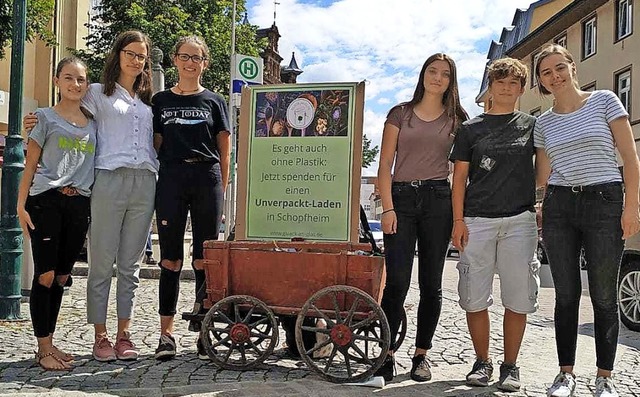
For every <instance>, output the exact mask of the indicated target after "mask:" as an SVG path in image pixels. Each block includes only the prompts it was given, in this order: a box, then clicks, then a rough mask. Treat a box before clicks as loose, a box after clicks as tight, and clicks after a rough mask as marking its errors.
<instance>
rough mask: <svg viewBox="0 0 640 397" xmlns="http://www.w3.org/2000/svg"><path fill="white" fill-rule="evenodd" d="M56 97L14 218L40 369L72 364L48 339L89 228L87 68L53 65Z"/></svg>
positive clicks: (38, 132) (32, 148)
mask: <svg viewBox="0 0 640 397" xmlns="http://www.w3.org/2000/svg"><path fill="white" fill-rule="evenodd" d="M54 83H55V85H56V87H58V89H59V92H60V97H59V98H60V100H59V102H58V104H57V105H55V106H54V107H51V108H43V109H38V110H37V111H36V115H37V117H38V123H37V124H36V126H35V127H34V128H33V130H32V131H31V133H30V134H29V140H28V146H27V161H26V165H25V169H24V173H23V174H22V180H21V182H20V188H19V192H18V208H17V211H18V217H19V219H20V226H21V227H22V230H23V233H24V236H25V237H26V238H28V239H30V240H31V248H32V251H33V262H34V276H33V284H32V286H31V295H30V298H29V306H30V310H31V321H32V323H33V331H34V335H35V336H36V338H37V340H38V352H37V353H36V361H37V362H38V364H39V365H40V366H41V367H42V368H43V369H45V370H57V371H59V370H68V369H71V363H72V361H73V356H71V355H70V354H68V353H65V352H63V351H62V350H60V349H58V348H57V347H56V346H55V345H54V344H53V331H54V330H55V326H56V321H57V317H58V312H59V311H60V304H61V302H62V293H63V287H64V286H70V285H71V276H70V274H71V270H72V268H73V264H74V263H75V260H76V258H77V256H78V254H79V253H80V249H81V248H82V246H83V244H84V239H85V235H86V234H87V228H88V227H89V214H90V211H89V195H90V193H91V190H90V189H91V185H92V184H93V165H94V155H95V151H96V150H95V149H96V123H95V122H94V121H93V119H91V118H90V117H87V116H86V114H85V112H84V109H82V108H81V107H80V101H81V100H82V98H83V97H84V95H85V93H86V92H87V89H88V83H87V67H86V65H85V64H84V63H83V62H82V61H80V60H79V59H77V58H74V57H68V58H64V59H63V60H61V61H60V63H59V64H58V66H57V68H56V74H55V77H54Z"/></svg>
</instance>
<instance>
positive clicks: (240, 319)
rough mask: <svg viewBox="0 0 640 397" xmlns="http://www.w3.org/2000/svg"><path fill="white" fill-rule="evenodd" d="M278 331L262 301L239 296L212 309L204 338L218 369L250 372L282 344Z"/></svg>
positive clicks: (205, 318)
mask: <svg viewBox="0 0 640 397" xmlns="http://www.w3.org/2000/svg"><path fill="white" fill-rule="evenodd" d="M241 305H242V310H241ZM277 329H278V328H277V323H276V317H275V316H274V315H273V312H272V311H271V310H270V309H269V307H267V305H265V304H264V303H263V302H262V301H261V300H259V299H256V298H254V297H252V296H247V295H235V296H229V297H227V298H224V299H222V300H220V301H218V303H216V304H215V305H213V306H212V307H211V309H209V311H208V312H207V314H206V316H205V317H204V320H203V321H202V329H201V330H200V339H201V340H202V344H203V346H204V348H205V350H206V351H207V354H208V355H209V358H211V361H213V362H214V363H215V364H216V365H217V366H219V367H221V368H225V369H235V370H246V369H250V368H253V367H254V366H256V365H258V364H260V363H261V362H263V361H264V360H265V359H266V358H267V357H269V355H270V354H271V353H272V352H273V349H274V348H275V347H276V345H277V344H278V333H277V332H276V330H277Z"/></svg>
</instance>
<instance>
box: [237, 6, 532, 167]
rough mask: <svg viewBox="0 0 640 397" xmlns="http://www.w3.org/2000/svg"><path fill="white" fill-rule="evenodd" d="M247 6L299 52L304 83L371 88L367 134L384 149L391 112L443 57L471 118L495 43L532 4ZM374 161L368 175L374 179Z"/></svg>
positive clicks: (284, 49) (282, 48)
mask: <svg viewBox="0 0 640 397" xmlns="http://www.w3.org/2000/svg"><path fill="white" fill-rule="evenodd" d="M277 2H278V3H279V5H277V6H274V0H247V3H246V4H247V10H248V18H249V21H250V22H251V23H252V24H254V25H258V26H259V27H260V28H264V27H269V26H271V24H273V22H274V8H275V9H276V19H275V21H276V25H277V26H278V30H279V32H280V35H281V36H282V37H280V41H279V43H278V52H279V53H280V55H281V56H282V57H283V58H284V60H283V61H282V62H283V64H285V63H286V64H288V62H289V60H290V59H291V53H292V52H295V56H296V60H297V62H298V66H299V67H300V68H301V69H302V70H303V71H304V72H303V73H302V74H301V75H300V76H299V77H298V82H299V83H321V82H359V81H366V85H365V105H364V107H365V110H364V131H363V132H364V134H365V135H366V136H367V137H368V138H369V139H371V141H372V143H373V144H374V145H378V146H379V145H380V142H381V139H382V129H383V127H384V121H385V118H386V114H387V111H388V110H389V109H390V108H391V107H392V106H394V105H395V104H397V103H399V102H403V101H407V100H409V99H411V96H412V95H413V91H414V90H415V86H416V83H417V81H418V74H419V73H420V69H421V67H422V64H423V63H424V61H425V60H426V59H427V58H428V57H429V56H430V55H431V54H433V53H436V52H444V53H446V54H448V55H450V56H451V57H452V58H453V59H454V60H455V62H456V66H457V69H458V85H459V89H460V96H461V101H462V105H463V107H464V108H465V109H466V110H467V112H468V113H469V114H470V115H471V116H475V115H477V114H478V113H480V112H481V111H482V109H481V108H480V107H479V106H478V105H477V104H476V103H475V97H476V96H477V95H478V93H479V90H480V84H481V82H482V76H483V73H484V68H485V65H486V62H487V52H488V49H489V46H490V45H491V41H492V40H496V41H498V40H499V38H500V34H501V32H502V29H503V28H504V27H505V26H510V25H511V22H512V21H513V16H514V13H515V11H516V9H517V8H521V9H526V8H528V7H529V5H530V4H531V3H533V2H534V1H533V0H336V1H332V0H277ZM377 168H378V164H377V159H376V162H375V163H374V164H372V165H371V166H370V167H368V168H367V169H364V170H363V175H375V174H376V172H377Z"/></svg>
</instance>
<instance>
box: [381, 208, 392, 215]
mask: <svg viewBox="0 0 640 397" xmlns="http://www.w3.org/2000/svg"><path fill="white" fill-rule="evenodd" d="M391 211H394V212H395V209H393V208H389V209H388V210H384V211H382V214H380V215H384V214H386V213H387V212H391Z"/></svg>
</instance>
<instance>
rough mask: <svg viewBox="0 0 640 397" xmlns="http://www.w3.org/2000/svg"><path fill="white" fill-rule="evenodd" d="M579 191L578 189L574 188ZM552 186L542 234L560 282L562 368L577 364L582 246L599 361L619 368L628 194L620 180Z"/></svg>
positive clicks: (602, 366) (557, 321) (606, 367)
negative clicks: (625, 200) (622, 220)
mask: <svg viewBox="0 0 640 397" xmlns="http://www.w3.org/2000/svg"><path fill="white" fill-rule="evenodd" d="M573 190H578V189H573ZM573 190H572V188H571V187H563V186H549V187H548V188H547V193H546V196H545V198H544V204H543V207H542V214H543V215H542V238H543V240H544V245H545V248H546V250H547V257H548V259H549V266H550V268H551V275H552V277H553V282H554V284H555V292H556V306H555V313H554V322H555V331H556V347H557V351H558V360H559V364H560V366H573V365H574V364H575V357H576V340H577V338H578V309H579V305H580V296H581V292H582V290H581V284H580V264H579V256H580V247H581V246H584V252H585V258H586V261H587V274H588V278H589V294H590V296H591V303H592V304H593V314H594V327H595V342H596V359H597V361H596V365H597V366H598V368H600V369H604V370H609V371H610V370H613V363H614V361H615V357H616V348H617V342H618V331H619V326H618V300H617V287H618V271H619V269H620V260H621V258H622V250H623V249H624V241H623V240H622V227H621V225H620V218H621V216H622V206H623V202H622V201H623V192H622V184H621V183H619V182H613V183H606V184H602V185H594V186H585V187H584V190H583V191H578V192H574V191H573Z"/></svg>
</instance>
